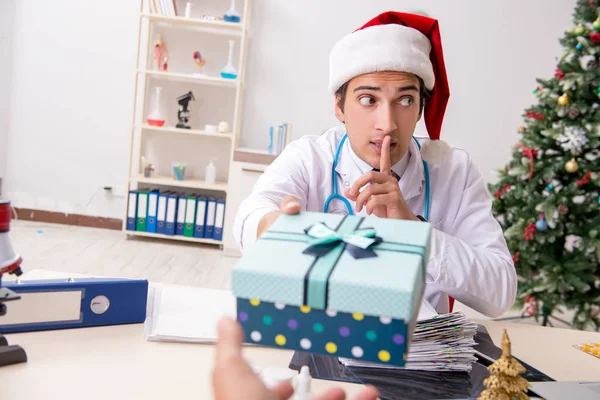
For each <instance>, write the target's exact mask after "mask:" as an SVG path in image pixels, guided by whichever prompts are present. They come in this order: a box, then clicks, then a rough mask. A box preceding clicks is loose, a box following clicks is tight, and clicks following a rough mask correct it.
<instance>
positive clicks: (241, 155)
mask: <svg viewBox="0 0 600 400" xmlns="http://www.w3.org/2000/svg"><path fill="white" fill-rule="evenodd" d="M276 158H277V155H276V154H269V153H268V152H267V151H262V150H253V149H245V148H241V147H239V148H237V149H235V151H234V153H233V161H238V162H247V163H253V164H263V165H270V164H271V163H272V162H273V161H275V159H276Z"/></svg>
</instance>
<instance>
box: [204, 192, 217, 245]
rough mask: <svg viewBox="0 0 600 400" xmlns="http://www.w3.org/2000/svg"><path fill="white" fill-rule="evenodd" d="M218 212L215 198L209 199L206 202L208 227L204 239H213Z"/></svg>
mask: <svg viewBox="0 0 600 400" xmlns="http://www.w3.org/2000/svg"><path fill="white" fill-rule="evenodd" d="M216 211H217V201H216V200H215V199H214V198H209V199H208V200H207V202H206V225H205V227H204V237H205V238H207V239H212V238H213V230H214V229H215V213H216Z"/></svg>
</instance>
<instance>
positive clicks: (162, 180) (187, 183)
mask: <svg viewBox="0 0 600 400" xmlns="http://www.w3.org/2000/svg"><path fill="white" fill-rule="evenodd" d="M131 180H132V182H138V183H147V184H149V185H161V186H174V187H181V188H191V189H205V190H217V191H220V192H227V183H226V182H216V183H215V184H214V185H211V184H208V183H206V182H205V181H203V180H201V179H191V178H190V179H186V180H183V181H178V180H175V179H173V178H170V177H162V176H155V177H152V178H146V177H144V176H142V175H138V176H137V177H134V178H132V179H131Z"/></svg>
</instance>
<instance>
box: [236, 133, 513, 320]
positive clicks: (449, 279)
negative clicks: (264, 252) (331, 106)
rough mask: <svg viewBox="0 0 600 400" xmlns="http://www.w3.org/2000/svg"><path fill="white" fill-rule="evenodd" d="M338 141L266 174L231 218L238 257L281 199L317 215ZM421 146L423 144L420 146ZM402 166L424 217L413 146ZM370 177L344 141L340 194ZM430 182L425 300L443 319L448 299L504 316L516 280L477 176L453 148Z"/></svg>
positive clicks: (314, 146)
mask: <svg viewBox="0 0 600 400" xmlns="http://www.w3.org/2000/svg"><path fill="white" fill-rule="evenodd" d="M344 133H345V130H344V128H333V129H330V130H328V131H327V132H325V133H323V134H322V135H320V136H305V137H302V138H301V139H299V140H296V141H294V142H292V143H290V144H289V145H288V146H287V147H286V148H285V150H284V151H283V152H282V153H281V155H280V156H279V157H278V158H277V159H276V160H275V161H274V162H273V163H272V164H271V165H270V166H269V167H268V168H267V169H266V170H265V173H264V174H263V175H262V176H261V177H260V178H259V180H258V181H257V183H256V185H255V187H254V189H253V191H252V193H251V195H250V196H249V197H248V198H247V199H245V200H244V201H243V202H242V203H241V205H240V207H239V209H238V212H237V215H236V218H235V222H234V228H233V230H234V236H235V239H236V241H237V243H238V246H239V247H240V249H241V250H242V252H245V251H247V250H248V249H250V248H251V247H252V246H253V245H254V243H255V242H256V232H257V227H258V222H259V221H260V219H261V217H262V216H264V215H265V214H266V213H268V212H271V211H276V210H278V209H279V203H280V201H281V199H282V198H283V197H284V196H286V195H292V196H294V197H296V198H297V199H298V200H299V201H300V203H301V206H302V210H304V211H317V212H323V206H324V204H325V201H326V199H327V197H328V196H329V195H330V194H331V192H332V184H331V183H332V174H331V167H332V165H333V158H334V155H335V151H336V149H337V146H338V144H339V142H340V140H341V138H342V136H343V135H344ZM425 140H429V139H427V138H419V142H420V143H423V142H424V141H425ZM398 164H400V162H399V163H398ZM398 164H397V165H398ZM404 164H405V169H404V171H403V174H402V175H401V176H402V178H401V179H400V183H399V185H400V190H401V191H402V194H403V196H404V198H405V200H406V202H407V204H408V206H409V207H410V209H411V210H412V212H413V213H414V214H415V215H417V214H420V215H424V202H425V174H424V168H423V163H422V161H421V155H420V152H419V149H418V147H417V145H416V144H415V143H414V142H413V141H411V145H410V147H409V159H408V163H406V160H405V163H404ZM395 167H396V166H393V167H392V169H393V170H394V168H395ZM370 169H371V167H370V166H369V165H368V164H366V163H365V162H363V161H362V160H361V159H360V158H358V157H357V156H356V154H355V153H354V152H353V151H352V149H351V147H350V143H349V140H346V142H345V143H344V145H343V149H342V152H341V154H340V159H339V162H338V166H337V168H336V171H337V173H336V179H337V184H338V191H339V193H340V194H341V195H343V193H344V190H345V189H346V187H348V186H349V185H352V184H353V183H354V181H355V180H356V179H357V178H358V177H360V176H361V175H363V174H364V173H365V172H368V171H369V170H370ZM400 172H402V171H400ZM429 174H430V182H431V188H430V192H431V193H430V204H431V205H430V210H429V222H430V223H431V224H432V226H433V228H434V229H433V234H432V250H431V255H430V258H429V261H428V264H427V287H426V290H425V295H424V300H425V301H426V302H428V303H429V305H431V306H433V308H435V310H436V311H437V312H439V313H444V312H448V308H449V303H448V295H450V296H452V297H453V298H454V299H456V300H457V301H459V302H461V303H463V304H465V305H466V306H468V307H471V308H473V309H474V310H476V311H478V312H480V313H482V314H484V315H487V316H489V317H497V316H500V315H502V314H504V313H505V312H506V311H508V310H509V309H510V307H512V305H513V303H514V301H515V296H516V290H517V275H516V271H515V267H514V264H513V262H512V258H511V255H510V253H509V251H508V248H507V245H506V241H505V239H504V236H503V234H502V229H501V227H500V225H499V224H498V222H497V221H496V220H495V219H494V217H493V215H492V213H491V204H492V203H491V196H490V195H489V192H488V191H487V188H486V185H485V182H484V180H483V178H482V176H481V174H480V173H479V171H478V170H477V168H476V167H475V166H474V165H473V162H472V160H471V157H470V156H469V154H468V153H467V152H466V151H464V150H462V149H458V148H455V147H452V152H451V153H450V156H449V157H448V158H447V159H446V160H445V161H443V162H441V163H438V164H431V163H430V164H429ZM350 204H351V205H352V207H353V209H354V213H355V214H356V215H360V216H366V212H365V211H366V207H363V210H362V211H361V212H360V213H356V209H355V203H354V202H353V201H351V200H350ZM332 211H333V212H341V213H345V214H347V211H346V207H345V206H344V205H343V203H342V202H341V201H339V200H336V201H333V202H332V203H331V205H330V210H329V212H332Z"/></svg>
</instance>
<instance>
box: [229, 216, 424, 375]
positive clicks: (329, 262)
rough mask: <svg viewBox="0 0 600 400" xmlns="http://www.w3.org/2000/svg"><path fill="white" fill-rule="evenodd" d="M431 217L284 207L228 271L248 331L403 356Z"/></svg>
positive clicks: (251, 337)
mask: <svg viewBox="0 0 600 400" xmlns="http://www.w3.org/2000/svg"><path fill="white" fill-rule="evenodd" d="M430 238H431V225H430V224H428V223H425V222H417V221H402V220H392V219H380V218H376V217H366V218H361V217H357V216H344V215H339V214H323V213H311V212H305V213H301V214H298V215H282V216H280V217H279V218H278V219H277V220H276V221H275V223H274V224H273V225H272V226H271V228H270V229H269V230H268V231H267V232H265V233H264V234H263V235H262V236H261V237H260V239H259V240H258V241H257V243H256V245H255V246H254V248H252V249H251V250H250V251H249V252H247V253H246V254H245V255H244V257H243V258H241V259H240V261H239V262H238V263H237V264H236V265H235V267H234V268H233V271H232V290H233V293H234V295H235V296H236V297H237V318H238V321H239V322H240V323H241V325H242V327H243V329H244V332H245V335H246V341H247V342H250V343H253V344H257V345H262V346H269V347H275V348H281V349H289V350H299V351H307V352H311V353H319V354H324V355H330V356H336V357H347V358H354V359H358V360H362V361H370V362H376V363H383V364H389V365H395V366H404V362H405V357H406V354H407V352H408V345H409V343H410V338H411V334H412V331H413V329H414V324H415V322H416V317H417V314H418V311H419V307H420V304H421V299H422V297H423V291H424V289H425V272H426V260H427V259H428V257H429V246H430V240H431V239H430Z"/></svg>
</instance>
